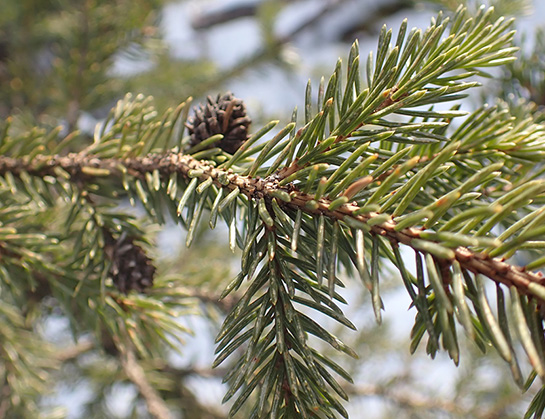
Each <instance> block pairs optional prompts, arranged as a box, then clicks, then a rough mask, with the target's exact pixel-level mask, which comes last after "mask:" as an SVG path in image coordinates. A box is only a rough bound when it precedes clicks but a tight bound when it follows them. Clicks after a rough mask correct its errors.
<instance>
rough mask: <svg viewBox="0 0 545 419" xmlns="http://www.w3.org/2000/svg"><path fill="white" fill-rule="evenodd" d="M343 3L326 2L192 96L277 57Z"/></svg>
mask: <svg viewBox="0 0 545 419" xmlns="http://www.w3.org/2000/svg"><path fill="white" fill-rule="evenodd" d="M344 2H346V0H331V1H329V2H327V4H326V5H325V6H324V7H323V8H322V9H321V10H320V11H318V12H317V13H315V14H314V15H313V16H310V17H309V18H307V19H306V20H304V21H303V22H301V23H300V24H299V25H298V26H297V27H296V28H294V29H293V30H291V31H290V32H289V33H287V34H285V35H283V36H279V37H278V38H277V39H276V40H275V41H274V42H272V43H271V44H269V45H266V46H265V47H263V48H261V49H259V50H258V51H256V52H255V53H254V54H253V55H251V56H250V57H248V58H247V59H245V60H241V61H240V62H239V63H238V64H236V65H234V66H233V67H231V68H230V69H227V70H225V71H222V72H221V73H220V74H218V77H217V78H215V79H214V80H212V81H211V82H208V83H204V84H203V85H201V86H198V87H197V88H196V89H194V90H195V91H194V93H193V95H194V96H198V95H199V94H202V93H203V92H207V91H210V90H213V89H214V88H215V87H216V86H218V85H221V84H222V83H224V82H225V81H227V80H229V79H231V78H233V77H235V76H237V75H239V74H240V73H242V72H243V71H245V70H247V69H249V68H251V67H254V66H256V65H259V64H260V63H262V62H265V61H267V60H269V59H271V58H275V57H277V56H278V54H279V52H280V50H281V48H282V47H283V46H284V45H285V44H287V43H289V42H291V41H292V40H293V39H294V38H295V37H296V36H297V35H299V34H300V33H301V32H303V31H305V30H307V29H309V28H311V27H312V26H314V25H315V24H317V23H318V22H320V21H321V20H322V19H323V18H324V17H326V16H327V15H328V14H329V13H330V12H331V11H332V10H334V9H335V8H337V7H339V6H340V5H341V4H343V3H344Z"/></svg>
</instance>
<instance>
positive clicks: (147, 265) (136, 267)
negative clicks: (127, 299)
mask: <svg viewBox="0 0 545 419" xmlns="http://www.w3.org/2000/svg"><path fill="white" fill-rule="evenodd" d="M105 239H106V246H105V252H106V254H107V255H108V257H109V258H110V260H111V262H112V265H111V267H110V275H112V278H113V281H114V284H115V286H116V287H117V289H118V290H119V291H120V292H122V293H124V294H127V293H128V292H129V291H132V290H136V291H138V292H144V291H145V290H146V289H147V288H150V287H151V286H152V285H153V276H154V275H155V266H153V264H152V263H151V262H152V261H151V259H150V258H149V257H148V256H147V255H146V253H145V252H144V249H142V248H141V247H140V246H138V245H136V244H134V239H133V238H129V237H126V236H124V235H122V236H121V237H120V238H119V239H115V238H114V237H112V236H111V235H106V237H105Z"/></svg>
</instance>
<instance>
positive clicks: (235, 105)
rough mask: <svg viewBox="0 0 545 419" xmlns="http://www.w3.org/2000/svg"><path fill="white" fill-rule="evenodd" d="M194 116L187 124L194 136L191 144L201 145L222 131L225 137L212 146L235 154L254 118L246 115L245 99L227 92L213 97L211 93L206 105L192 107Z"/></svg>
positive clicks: (244, 139)
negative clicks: (243, 100)
mask: <svg viewBox="0 0 545 419" xmlns="http://www.w3.org/2000/svg"><path fill="white" fill-rule="evenodd" d="M193 110H194V112H195V115H193V116H191V117H189V118H188V119H187V123H186V127H187V128H188V130H189V134H190V136H191V142H190V144H191V146H192V147H193V146H195V145H197V144H199V143H200V142H201V141H203V140H206V139H207V138H209V137H211V136H212V135H215V134H223V139H222V140H221V141H219V142H218V143H216V144H213V145H211V146H210V148H212V147H220V148H221V149H222V150H224V151H226V152H227V153H229V154H234V153H235V151H237V150H238V149H239V148H240V146H241V145H242V144H244V142H245V141H246V140H247V139H248V127H249V126H250V123H251V122H252V120H251V119H250V118H249V117H248V116H247V115H246V106H244V102H242V99H238V98H236V97H234V96H233V94H232V93H226V94H224V95H223V96H221V95H218V96H217V97H216V99H215V100H214V99H213V98H212V97H211V96H208V98H207V103H206V104H200V105H199V106H198V107H194V108H193Z"/></svg>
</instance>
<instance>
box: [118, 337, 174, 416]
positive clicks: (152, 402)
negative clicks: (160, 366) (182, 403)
mask: <svg viewBox="0 0 545 419" xmlns="http://www.w3.org/2000/svg"><path fill="white" fill-rule="evenodd" d="M118 348H119V350H120V352H121V365H122V367H123V371H125V374H127V378H128V379H129V380H131V381H132V383H133V384H134V385H135V386H136V387H137V388H138V391H139V392H140V394H141V395H142V397H143V398H144V400H145V401H146V405H147V406H148V411H149V413H150V415H152V416H153V417H155V418H157V419H170V418H171V417H172V415H171V414H170V410H169V408H168V407H167V405H166V403H165V401H164V400H163V399H161V397H160V396H159V394H158V393H157V391H156V390H155V389H154V388H153V387H152V386H151V384H150V383H149V381H148V380H147V378H146V374H145V372H144V370H143V369H142V367H141V366H140V364H139V363H138V361H137V360H136V356H135V355H134V352H133V351H132V350H131V349H129V348H127V347H125V346H123V345H118Z"/></svg>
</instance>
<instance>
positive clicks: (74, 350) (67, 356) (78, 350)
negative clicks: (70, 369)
mask: <svg viewBox="0 0 545 419" xmlns="http://www.w3.org/2000/svg"><path fill="white" fill-rule="evenodd" d="M94 347H95V345H94V344H93V342H91V341H90V340H87V341H83V342H80V343H78V344H76V345H74V346H71V347H70V348H66V349H63V350H61V351H59V352H58V353H57V359H58V360H59V361H61V362H66V361H71V360H73V359H75V358H77V357H78V356H80V355H83V354H84V353H86V352H89V351H90V350H92V349H93V348H94ZM0 417H2V416H1V415H0Z"/></svg>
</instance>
